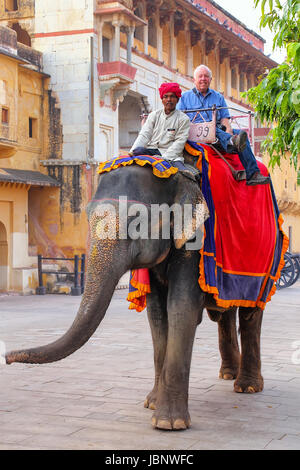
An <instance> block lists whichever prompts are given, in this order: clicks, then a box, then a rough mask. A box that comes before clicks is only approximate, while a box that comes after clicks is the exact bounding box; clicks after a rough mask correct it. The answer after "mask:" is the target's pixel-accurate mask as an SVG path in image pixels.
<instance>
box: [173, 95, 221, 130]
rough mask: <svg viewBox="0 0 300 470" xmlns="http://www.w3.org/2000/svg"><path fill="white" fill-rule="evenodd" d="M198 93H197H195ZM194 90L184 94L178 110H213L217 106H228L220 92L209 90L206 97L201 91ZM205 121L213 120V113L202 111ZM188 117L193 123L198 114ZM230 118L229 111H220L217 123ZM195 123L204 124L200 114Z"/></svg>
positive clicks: (191, 114)
mask: <svg viewBox="0 0 300 470" xmlns="http://www.w3.org/2000/svg"><path fill="white" fill-rule="evenodd" d="M194 91H196V93H195V92H194ZM194 91H193V90H190V91H186V92H184V93H183V94H182V96H181V98H180V100H179V102H178V103H177V109H180V110H181V111H184V110H185V109H199V108H212V106H213V105H214V104H215V105H216V106H221V107H223V106H227V103H226V101H225V99H224V96H223V95H222V94H221V93H219V92H218V91H215V90H213V89H212V88H209V89H208V91H207V93H206V95H205V96H203V95H202V93H200V91H198V90H197V89H196V88H194ZM201 114H202V116H203V118H204V120H205V121H211V120H212V112H211V111H202V112H201ZM187 116H188V117H189V118H190V120H191V121H192V120H193V119H194V117H195V116H196V113H188V114H187ZM224 118H228V119H229V118H230V114H229V110H228V109H220V110H218V112H217V122H220V121H221V119H224ZM194 122H203V119H202V117H201V116H200V115H199V114H198V115H197V117H196V119H195V121H194Z"/></svg>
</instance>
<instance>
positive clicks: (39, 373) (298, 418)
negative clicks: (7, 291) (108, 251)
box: [0, 283, 300, 451]
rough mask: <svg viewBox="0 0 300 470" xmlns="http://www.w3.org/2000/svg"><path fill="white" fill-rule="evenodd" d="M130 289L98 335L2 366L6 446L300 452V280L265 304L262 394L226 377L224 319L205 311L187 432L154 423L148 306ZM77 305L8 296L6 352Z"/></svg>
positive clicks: (47, 336) (0, 318) (57, 331)
mask: <svg viewBox="0 0 300 470" xmlns="http://www.w3.org/2000/svg"><path fill="white" fill-rule="evenodd" d="M126 294H127V291H126V290H118V291H116V292H115V295H114V297H113V300H112V302H111V305H110V307H109V310H108V312H107V315H106V317H105V319H104V320H103V322H102V324H101V325H100V327H99V328H98V330H97V331H96V333H95V334H94V336H93V337H92V338H91V339H90V341H89V342H88V343H87V344H86V345H85V346H84V347H83V348H81V349H80V350H79V351H77V352H76V353H74V354H73V355H72V356H70V357H68V358H66V359H64V360H62V361H60V362H57V363H54V364H47V365H26V364H12V365H10V366H6V365H4V366H1V369H0V372H1V375H0V377H1V379H0V429H1V433H0V449H17V450H20V449H34V450H37V449H43V450H45V449H72V450H77V449H105V450H125V449H129V450H133V449H135V450H140V449H144V450H148V449H149V450H175V449H179V450H188V451H194V450H204V449H212V450H214V449H218V450H223V449H226V450H229V449H271V450H275V449H276V450H280V449H284V450H287V449H298V450H299V449H300V407H299V391H300V352H299V350H300V283H298V285H296V286H295V287H290V288H288V289H284V290H281V291H279V292H277V293H276V294H275V296H274V297H273V300H272V302H271V303H270V304H268V306H267V308H266V311H265V316H264V322H263V330H262V368H263V375H264V379H265V389H264V391H263V392H262V393H259V394H254V395H247V394H236V393H234V392H233V382H231V381H223V380H221V379H219V378H218V371H219V365H220V359H219V352H218V341H217V326H216V324H215V323H213V322H211V321H210V320H209V319H208V317H207V315H206V314H205V315H204V320H203V322H202V324H201V325H200V326H199V327H198V329H197V334H196V340H195V344H194V353H193V361H192V368H191V380H190V398H189V408H190V413H191V417H192V427H191V428H190V429H188V430H186V431H179V432H168V431H159V430H153V429H152V427H151V424H150V420H151V415H152V411H150V410H148V409H145V408H143V402H144V398H145V396H146V395H147V393H148V392H149V391H150V390H151V388H152V378H153V362H152V343H151V336H150V331H149V327H148V323H147V319H146V314H145V312H143V313H140V314H138V313H136V312H132V311H129V310H128V309H127V307H128V305H127V302H126V300H125V297H126ZM79 302H80V298H78V297H71V296H66V295H60V296H59V295H47V296H42V297H39V296H29V297H22V296H5V295H4V296H1V297H0V325H1V329H0V340H1V341H4V342H5V343H6V347H7V349H12V348H14V349H15V348H19V347H31V346H37V345H42V344H45V343H47V342H49V341H53V340H54V339H56V338H57V337H59V336H60V335H61V334H62V333H63V332H64V331H65V330H66V329H67V328H68V326H69V325H70V324H71V322H72V321H73V318H74V317H75V314H76V311H77V307H78V305H79ZM295 342H298V345H296V344H295ZM296 346H297V349H296ZM297 363H298V364H297Z"/></svg>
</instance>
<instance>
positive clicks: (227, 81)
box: [225, 57, 231, 96]
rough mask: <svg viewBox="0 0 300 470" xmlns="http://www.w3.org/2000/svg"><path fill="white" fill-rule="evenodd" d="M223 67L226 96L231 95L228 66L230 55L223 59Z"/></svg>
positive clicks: (229, 69)
mask: <svg viewBox="0 0 300 470" xmlns="http://www.w3.org/2000/svg"><path fill="white" fill-rule="evenodd" d="M225 67H226V69H225V70H226V88H225V94H226V95H227V96H231V67H230V57H226V59H225Z"/></svg>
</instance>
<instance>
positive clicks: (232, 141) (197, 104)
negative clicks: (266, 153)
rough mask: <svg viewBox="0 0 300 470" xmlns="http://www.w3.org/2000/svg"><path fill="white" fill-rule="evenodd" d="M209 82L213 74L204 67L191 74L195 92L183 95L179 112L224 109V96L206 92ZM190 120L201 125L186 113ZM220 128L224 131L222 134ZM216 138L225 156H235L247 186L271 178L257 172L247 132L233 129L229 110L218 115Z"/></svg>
mask: <svg viewBox="0 0 300 470" xmlns="http://www.w3.org/2000/svg"><path fill="white" fill-rule="evenodd" d="M211 80H212V72H211V70H210V69H209V68H208V67H207V66H206V65H199V66H198V67H197V68H196V69H195V71H194V84H195V88H193V89H192V90H190V91H186V92H185V93H183V94H182V96H181V98H180V101H179V103H178V105H177V108H178V109H180V110H181V111H184V110H187V109H199V108H204V109H205V108H212V106H213V105H216V106H217V107H222V108H223V107H227V104H226V101H225V99H224V96H223V95H222V94H221V93H219V92H218V91H215V90H213V89H212V88H209V86H210V83H211ZM205 113H206V116H205V118H206V117H207V120H208V121H211V120H212V111H205ZM188 116H189V118H190V120H191V121H192V120H193V119H194V118H195V120H194V122H203V119H202V117H201V116H200V115H199V114H198V115H196V113H188ZM221 126H224V127H225V129H226V130H225V131H224V130H222V128H221ZM216 137H217V138H218V141H219V143H220V145H221V146H222V148H223V149H224V151H225V152H227V153H238V155H239V158H240V161H241V163H242V165H243V167H244V168H245V171H246V180H247V184H248V185H256V184H267V183H269V182H270V177H268V176H263V175H262V174H261V173H260V171H259V168H258V165H257V162H256V158H255V156H254V155H253V152H252V149H251V146H250V142H249V140H248V136H247V132H245V131H240V130H237V129H232V127H231V124H230V114H229V111H228V109H219V110H218V111H217V129H216Z"/></svg>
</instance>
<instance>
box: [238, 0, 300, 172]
mask: <svg viewBox="0 0 300 470" xmlns="http://www.w3.org/2000/svg"><path fill="white" fill-rule="evenodd" d="M254 5H255V7H256V8H258V7H260V8H261V21H260V26H261V27H262V28H264V27H269V28H270V30H271V31H273V32H274V40H273V50H274V49H275V48H277V47H278V48H283V49H285V50H286V60H285V61H284V62H283V63H282V64H280V65H278V66H277V67H276V68H273V69H271V70H270V71H268V72H267V73H265V74H264V75H263V76H262V77H260V78H261V80H260V83H259V84H258V86H256V87H254V88H251V89H250V90H248V91H247V92H246V93H244V94H243V96H244V97H247V99H248V101H249V102H250V103H251V104H252V105H253V106H254V108H255V111H256V113H257V115H258V117H259V118H260V119H261V121H265V122H266V123H267V124H268V125H270V126H271V125H272V124H274V125H273V127H272V129H271V131H270V133H269V135H268V137H267V139H266V140H265V142H264V149H265V150H267V151H268V153H269V154H270V157H271V160H270V163H271V165H272V166H273V167H274V166H275V165H276V164H277V165H280V159H281V158H282V157H284V156H285V155H286V152H290V161H291V164H293V165H294V166H295V168H296V169H297V168H298V163H299V162H298V157H299V154H300V1H299V0H286V1H282V0H275V1H273V0H254Z"/></svg>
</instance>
